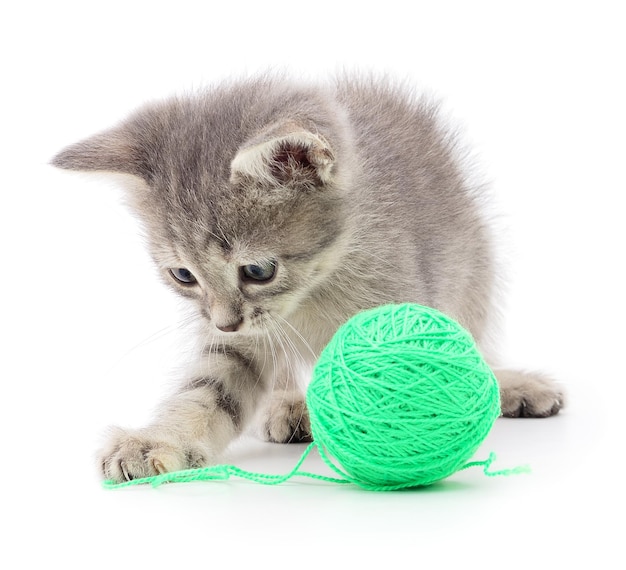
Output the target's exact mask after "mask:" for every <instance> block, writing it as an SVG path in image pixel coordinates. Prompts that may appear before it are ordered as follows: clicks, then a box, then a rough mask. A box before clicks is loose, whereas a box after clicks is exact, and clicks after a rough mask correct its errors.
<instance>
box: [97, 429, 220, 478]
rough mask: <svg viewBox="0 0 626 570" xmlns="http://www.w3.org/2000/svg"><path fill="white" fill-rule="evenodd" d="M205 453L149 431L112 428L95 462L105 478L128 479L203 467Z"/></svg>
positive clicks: (196, 447)
mask: <svg viewBox="0 0 626 570" xmlns="http://www.w3.org/2000/svg"><path fill="white" fill-rule="evenodd" d="M207 463H208V461H207V454H206V453H205V451H204V450H202V449H201V448H200V447H199V446H197V445H194V446H192V445H188V446H184V445H180V444H179V443H177V442H175V441H172V440H168V439H166V438H163V437H160V436H159V434H155V433H152V432H151V430H148V429H146V430H136V431H135V430H132V431H131V430H124V429H121V428H112V430H111V434H110V436H109V439H108V442H107V444H106V446H105V447H104V448H103V449H102V450H101V451H100V453H99V455H98V464H99V466H100V470H101V473H102V475H103V476H104V478H105V479H107V480H113V481H116V482H124V481H131V480H133V479H139V478H142V477H151V476H153V475H159V474H161V473H168V472H172V471H179V470H181V469H189V468H193V467H202V466H204V465H206V464H207Z"/></svg>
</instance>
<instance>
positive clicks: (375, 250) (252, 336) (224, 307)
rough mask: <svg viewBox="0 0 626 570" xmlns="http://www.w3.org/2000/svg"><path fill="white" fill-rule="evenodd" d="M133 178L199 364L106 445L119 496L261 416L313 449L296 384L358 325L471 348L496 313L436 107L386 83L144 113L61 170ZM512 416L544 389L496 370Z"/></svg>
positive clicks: (198, 458) (240, 97)
mask: <svg viewBox="0 0 626 570" xmlns="http://www.w3.org/2000/svg"><path fill="white" fill-rule="evenodd" d="M53 163H54V164H55V165H56V166H59V167H61V168H68V169H75V170H91V171H104V172H116V173H122V174H125V175H129V176H128V177H127V178H128V180H129V181H130V182H129V183H128V184H127V187H128V196H129V198H130V200H129V202H130V204H131V207H132V208H133V209H134V211H135V212H136V213H137V214H138V216H139V218H140V219H141V220H142V221H143V223H144V225H145V229H146V233H147V235H148V238H149V245H150V249H151V253H152V256H153V257H154V260H155V262H156V264H157V266H158V267H159V268H160V270H161V273H162V276H163V279H164V280H165V282H166V283H167V284H168V285H170V286H171V287H172V288H173V289H174V290H175V291H176V292H178V293H179V294H181V295H183V296H184V297H187V298H188V300H189V302H190V303H191V304H192V305H193V306H194V307H195V309H196V311H197V314H198V316H199V319H200V322H201V327H200V329H201V330H200V339H201V344H200V346H201V350H199V351H198V352H199V353H198V360H197V362H196V363H195V364H194V366H193V367H192V369H191V370H190V372H189V375H188V376H187V377H186V378H185V379H184V381H183V382H182V383H181V384H180V387H179V389H178V390H177V391H176V393H175V394H174V395H173V396H172V397H171V398H169V399H168V400H167V401H165V402H164V403H163V405H162V406H161V408H160V409H159V410H158V413H157V414H156V416H155V420H154V422H153V423H152V424H151V425H149V426H147V427H145V428H143V429H138V430H133V431H129V430H122V429H115V430H113V432H112V434H111V436H110V439H109V444H108V445H107V446H106V447H105V449H103V450H102V452H101V456H100V457H101V461H100V465H101V468H102V473H103V476H104V477H107V478H111V479H115V480H118V481H122V480H127V479H132V478H135V477H141V476H148V475H153V474H156V473H161V472H164V471H171V470H177V469H182V468H187V467H193V466H201V465H206V464H210V463H212V462H215V461H217V460H218V457H219V454H220V453H221V452H222V451H223V450H224V448H225V447H226V446H227V445H228V444H229V442H231V441H232V440H233V438H235V437H237V436H238V435H239V434H240V433H241V432H242V431H243V430H244V429H245V428H246V427H247V426H248V425H249V424H250V423H251V421H252V420H253V418H255V417H257V416H258V414H259V413H260V414H261V426H262V432H263V435H264V437H265V438H266V439H268V440H269V441H277V442H288V441H306V440H308V439H310V427H309V422H308V416H307V413H306V406H305V403H304V397H303V393H302V390H301V389H300V388H299V386H302V382H299V380H300V379H301V378H302V377H303V376H306V374H307V372H308V371H310V368H311V366H312V365H313V363H314V362H315V359H316V357H317V355H318V354H319V352H320V350H321V349H322V348H323V347H324V345H325V344H326V343H327V342H328V341H329V339H330V338H331V336H332V335H333V333H334V332H335V330H336V329H337V327H338V326H339V325H340V324H341V323H342V322H344V321H346V320H347V319H348V318H349V317H350V316H352V315H354V314H355V313H356V312H358V311H361V310H363V309H367V308H370V307H373V306H375V305H380V304H384V303H398V302H408V301H411V302H417V303H421V304H424V305H429V306H432V307H436V308H438V309H440V310H441V311H443V312H445V313H447V314H448V315H450V316H452V317H453V318H455V319H457V320H458V321H459V322H460V323H461V324H462V325H464V326H465V327H466V328H467V329H468V330H469V331H470V332H471V333H472V334H473V335H474V337H475V339H476V340H477V342H478V343H479V345H480V344H481V343H482V341H483V337H484V333H485V329H486V326H487V324H488V320H489V318H490V315H491V313H492V308H493V307H492V299H493V296H494V280H495V276H496V274H497V273H496V269H495V268H494V261H493V251H492V244H491V238H490V232H489V229H488V227H487V224H486V221H485V218H484V216H483V214H482V212H481V203H480V202H481V199H482V198H481V195H480V192H479V191H478V189H476V188H473V187H472V186H471V185H470V184H469V183H468V181H467V178H466V175H465V172H464V171H463V167H462V164H461V161H460V160H459V158H458V156H457V152H456V150H455V146H454V141H453V140H452V137H451V136H450V135H449V133H448V132H446V130H445V129H444V128H443V127H442V124H441V122H440V121H439V119H438V116H437V112H436V107H435V106H433V105H431V104H429V103H428V102H427V101H425V100H423V99H420V98H418V97H415V96H413V95H412V94H411V93H410V91H409V90H407V89H405V88H401V87H398V86H394V85H390V84H389V83H387V82H385V81H376V80H373V79H359V78H355V77H343V78H341V79H338V80H336V81H334V82H331V83H328V84H325V85H310V84H301V83H298V82H291V81H288V80H286V79H284V78H272V77H261V78H257V79H251V80H245V81H238V82H232V83H228V84H224V85H221V86H219V87H216V88H213V89H211V90H208V91H206V92H203V93H201V94H196V95H192V96H183V97H177V98H172V99H169V100H167V101H164V102H160V103H155V104H151V105H148V106H146V107H145V108H143V109H140V110H139V111H137V112H136V113H135V114H133V115H131V116H130V118H128V119H127V120H126V121H124V122H122V123H121V124H120V125H118V126H117V127H115V128H113V129H111V130H109V131H106V132H104V133H101V134H98V135H96V136H94V137H92V138H90V139H88V140H86V141H83V142H80V143H78V144H75V145H73V146H70V147H69V148H67V149H66V150H64V151H62V152H61V153H60V154H58V155H57V156H56V157H55V158H54V160H53ZM496 375H497V377H498V380H499V382H500V386H501V393H502V412H503V414H504V415H506V416H532V417H543V416H549V415H552V414H555V413H557V412H558V410H559V409H560V407H561V405H562V402H563V395H562V393H561V392H560V390H559V388H558V387H557V386H556V385H555V383H554V382H553V381H552V380H550V379H549V378H546V377H544V376H542V375H540V374H535V373H527V372H518V371H512V370H496Z"/></svg>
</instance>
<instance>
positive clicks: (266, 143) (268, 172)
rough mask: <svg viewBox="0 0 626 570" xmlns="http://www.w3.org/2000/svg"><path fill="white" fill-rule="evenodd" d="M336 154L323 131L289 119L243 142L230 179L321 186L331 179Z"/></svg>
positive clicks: (270, 183)
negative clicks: (305, 127) (322, 133)
mask: <svg viewBox="0 0 626 570" xmlns="http://www.w3.org/2000/svg"><path fill="white" fill-rule="evenodd" d="M334 163H335V154H334V152H333V150H332V149H331V147H330V145H329V144H328V142H327V141H326V140H325V139H324V137H322V136H321V135H320V134H317V133H313V132H311V131H309V130H307V129H304V128H302V127H301V126H299V125H297V124H295V123H292V122H289V123H285V124H281V125H276V126H274V127H273V128H271V129H268V131H266V132H264V133H262V134H261V135H259V136H257V137H255V138H254V139H252V140H250V141H248V142H247V143H246V144H245V145H244V146H242V147H241V148H240V149H239V151H238V152H237V154H236V155H235V158H234V159H233V160H232V162H231V165H230V172H231V174H230V181H231V182H232V183H235V184H236V183H238V182H241V181H243V180H256V181H258V182H261V183H266V184H269V185H270V186H276V185H280V186H306V187H319V186H324V185H326V184H328V183H330V182H331V181H332V178H333V175H334V168H333V167H334Z"/></svg>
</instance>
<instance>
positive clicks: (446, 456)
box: [307, 303, 500, 490]
mask: <svg viewBox="0 0 626 570" xmlns="http://www.w3.org/2000/svg"><path fill="white" fill-rule="evenodd" d="M307 405H308V408H309V414H310V418H311V429H312V432H313V438H314V441H315V442H316V443H317V445H318V447H319V450H320V454H321V456H322V458H323V459H324V461H325V462H326V464H327V465H329V466H330V467H331V468H332V469H333V470H334V471H336V472H338V473H340V474H341V475H342V476H343V477H345V478H347V479H348V480H350V481H352V482H354V483H356V484H358V485H360V486H361V487H365V488H368V489H375V490H393V489H400V488H404V487H415V486H421V485H429V484H431V483H434V482H435V481H439V480H441V479H444V478H446V477H448V476H449V475H452V474H453V473H455V472H456V471H458V470H459V469H461V468H463V467H464V465H465V464H466V463H467V461H468V459H470V457H471V456H472V455H473V454H474V452H475V451H476V450H477V449H478V447H479V446H480V444H481V443H482V442H483V441H484V439H485V438H486V437H487V434H488V433H489V431H490V430H491V428H492V426H493V424H494V422H495V420H496V418H497V417H498V416H499V415H500V394H499V389H498V384H497V382H496V379H495V377H494V375H493V372H492V371H491V369H490V368H489V366H488V365H487V364H486V362H485V361H484V359H483V357H482V356H481V354H480V353H479V351H478V349H477V347H476V344H475V342H474V340H473V338H472V336H471V335H470V333H469V332H467V331H466V330H465V329H464V328H463V327H462V326H461V325H459V324H458V323H457V322H456V321H454V320H453V319H451V318H449V317H447V316H446V315H444V314H442V313H441V312H439V311H437V310H435V309H431V308H428V307H423V306H421V305H416V304H411V303H409V304H403V305H385V306H382V307H378V308H376V309H372V310H369V311H365V312H363V313H360V314H358V315H356V316H354V317H353V318H352V319H350V320H349V321H348V322H346V323H345V324H344V325H343V326H342V327H340V328H339V330H338V331H337V333H336V334H335V336H334V337H333V338H332V340H331V341H330V343H329V344H328V345H327V346H326V348H325V349H324V350H323V351H322V354H321V355H320V357H319V359H318V362H317V364H316V366H315V368H314V371H313V377H312V380H311V383H310V385H309V388H308V390H307Z"/></svg>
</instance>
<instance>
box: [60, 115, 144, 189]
mask: <svg viewBox="0 0 626 570" xmlns="http://www.w3.org/2000/svg"><path fill="white" fill-rule="evenodd" d="M50 163H51V164H52V165H53V166H56V167H58V168H64V169H67V170H79V171H101V172H120V173H123V174H132V175H135V176H139V177H140V178H143V179H148V178H149V176H150V172H149V169H148V167H147V164H148V161H147V160H146V158H145V156H144V153H143V151H142V150H141V146H140V145H139V144H137V143H136V142H135V140H134V138H133V137H132V135H131V133H130V132H129V131H128V129H126V128H124V125H122V126H120V127H118V128H115V129H111V130H109V131H105V132H102V133H99V134H97V135H94V136H92V137H90V138H88V139H85V140H83V141H80V142H78V143H75V144H73V145H70V146H68V147H67V148H65V149H63V150H62V151H61V152H59V153H58V154H57V155H56V156H55V157H53V158H52V160H51V161H50Z"/></svg>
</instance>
